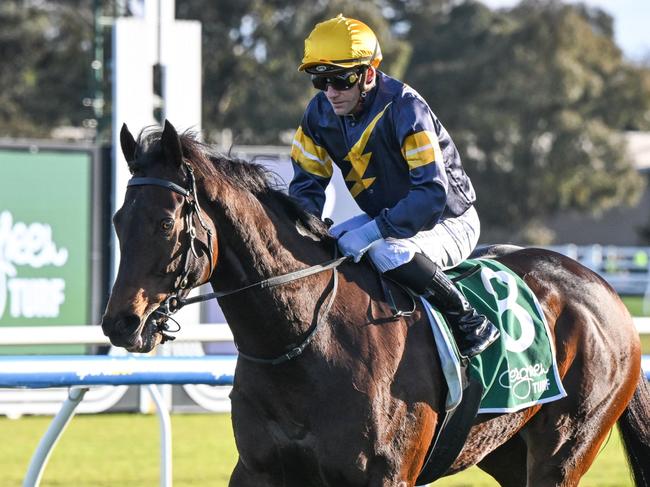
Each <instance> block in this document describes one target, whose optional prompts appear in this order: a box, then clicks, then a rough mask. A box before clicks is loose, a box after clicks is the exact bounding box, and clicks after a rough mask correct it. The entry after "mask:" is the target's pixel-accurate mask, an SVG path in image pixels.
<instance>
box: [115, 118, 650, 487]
mask: <svg viewBox="0 0 650 487" xmlns="http://www.w3.org/2000/svg"><path fill="white" fill-rule="evenodd" d="M121 145H122V151H123V153H124V155H125V157H126V160H127V161H128V163H129V168H130V170H131V172H132V174H133V179H131V181H130V183H129V188H128V190H127V192H126V196H125V200H124V204H123V206H122V208H121V209H120V210H119V211H118V212H117V213H116V215H115V218H114V223H115V229H116V231H117V235H118V237H119V241H120V251H121V261H120V267H119V272H118V275H117V279H116V281H115V284H114V287H113V289H112V293H111V296H110V300H109V303H108V305H107V308H106V313H105V316H104V318H103V322H102V327H103V330H104V333H105V334H106V335H108V336H109V337H110V339H111V342H112V343H113V344H114V345H117V346H122V347H125V348H127V349H128V350H132V351H143V352H146V351H149V350H151V349H153V348H154V347H155V346H156V345H157V344H159V343H160V342H161V340H163V339H164V337H165V333H166V332H165V319H166V318H165V316H164V314H165V313H166V311H167V308H169V307H173V306H174V303H178V300H182V299H184V298H185V296H186V295H187V293H188V292H189V291H190V290H191V289H192V288H194V287H196V286H198V285H199V284H202V283H205V282H210V283H211V285H212V287H213V289H214V290H215V292H217V293H220V294H219V295H220V296H221V297H220V298H219V304H220V305H221V307H222V309H223V311H224V313H225V315H226V318H227V321H228V324H229V325H230V327H231V329H232V333H233V335H234V338H235V341H236V343H237V346H238V348H239V350H240V352H241V353H240V357H239V359H238V362H237V369H236V375H235V381H234V386H233V390H232V394H231V400H232V422H233V429H234V434H235V440H236V444H237V449H238V451H239V460H238V462H237V465H236V467H235V469H234V471H233V474H232V478H231V481H230V485H231V486H246V487H247V486H271V487H274V486H278V487H279V486H295V487H318V486H336V487H341V486H346V487H352V486H386V487H387V486H413V485H414V484H415V480H416V478H417V476H418V474H419V472H420V469H421V468H422V465H423V462H424V460H425V455H426V453H427V449H428V447H429V445H430V443H431V440H432V436H433V434H434V430H435V428H436V425H437V422H438V420H439V417H440V412H441V411H442V410H444V402H445V399H444V393H445V391H446V386H445V385H444V380H443V376H442V372H441V369H440V362H439V359H438V358H437V355H436V353H435V352H434V346H433V337H432V333H431V329H430V327H429V324H428V323H427V321H426V318H425V316H424V312H423V311H422V310H419V309H418V310H417V311H416V312H415V313H414V314H413V315H411V316H410V317H401V318H397V319H393V318H392V316H393V312H392V310H391V308H390V307H389V305H388V304H387V303H386V300H385V298H384V291H383V289H382V285H381V282H380V280H379V278H378V276H377V275H376V274H375V273H374V272H373V271H372V269H371V268H370V267H369V265H367V264H364V263H362V264H352V263H349V262H345V263H343V264H341V265H340V266H339V267H338V268H335V267H334V265H330V266H327V267H326V268H325V269H324V270H323V269H321V270H322V272H316V273H309V272H307V273H306V274H307V275H306V276H302V277H301V278H300V279H286V280H282V279H280V282H277V280H276V281H275V282H274V281H273V280H271V281H268V280H269V279H273V278H278V277H279V276H285V275H287V274H290V273H292V272H295V271H298V270H301V269H311V268H312V266H317V265H318V264H321V263H323V262H331V261H332V259H333V258H334V257H335V255H334V248H335V241H334V240H333V239H332V238H330V237H329V236H328V234H327V229H326V226H325V225H324V224H323V223H322V222H320V220H317V219H315V218H314V217H311V216H310V215H308V214H306V213H305V212H303V211H302V210H300V209H299V208H298V207H297V206H296V205H295V204H294V203H293V202H292V201H291V200H290V199H289V198H288V197H287V196H286V195H284V194H283V193H281V192H280V191H277V190H276V189H274V187H273V182H272V180H271V179H269V177H268V174H267V172H266V171H265V170H264V169H262V168H261V167H259V166H257V165H255V164H249V163H244V162H241V161H237V160H232V159H230V158H226V157H223V156H219V155H216V154H213V153H211V151H210V150H209V149H208V148H207V147H205V146H204V145H202V144H200V143H199V142H197V141H196V140H194V138H193V137H192V136H191V135H188V134H183V135H179V134H177V132H176V130H175V129H174V128H173V127H172V126H171V124H169V123H168V122H166V123H165V127H164V130H163V131H162V132H159V131H158V132H149V133H147V134H141V136H140V138H139V140H138V141H137V142H136V141H135V140H134V138H133V136H132V135H131V133H130V132H129V131H128V129H127V128H126V126H124V127H123V129H122V133H121ZM498 260H500V261H501V262H502V263H504V264H505V265H506V266H508V267H510V268H511V269H512V270H514V271H515V272H516V273H517V274H519V275H520V276H522V278H523V279H524V280H525V282H526V283H527V284H528V285H529V286H530V287H531V289H532V290H533V292H534V293H535V294H536V296H537V298H538V300H539V302H540V304H541V307H542V309H543V312H544V314H545V316H546V319H547V321H548V324H549V327H550V330H551V333H552V335H553V340H554V344H555V348H556V354H557V361H558V366H559V371H560V375H561V377H562V380H563V383H564V387H565V389H566V391H567V393H568V396H567V397H565V398H564V399H561V400H558V401H555V402H551V403H547V404H544V405H541V406H534V407H530V408H528V409H524V410H522V411H519V412H517V413H512V414H490V415H479V416H478V418H477V420H476V422H475V424H474V426H473V427H472V429H471V432H470V435H469V437H468V439H467V441H466V444H465V446H464V448H463V450H462V452H461V453H460V455H459V456H458V458H457V459H456V461H455V462H454V464H453V466H452V467H451V468H450V469H449V471H448V472H447V474H453V473H456V472H458V471H460V470H463V469H465V468H467V467H470V466H472V465H478V466H479V467H480V468H482V469H483V470H485V471H486V472H488V473H489V474H490V475H492V476H493V477H494V478H495V479H496V480H497V481H498V482H499V483H500V484H501V485H504V486H513V487H515V486H516V487H520V486H524V485H528V486H575V485H578V482H579V480H580V478H581V477H582V475H583V474H584V473H585V472H586V471H587V469H588V468H589V466H590V465H591V464H592V462H593V461H594V459H595V457H596V455H597V453H598V451H599V447H600V446H601V444H602V443H603V441H604V440H605V439H606V437H607V436H608V433H609V431H610V430H611V429H612V427H613V426H614V424H615V423H616V422H617V421H618V424H619V426H620V431H621V433H622V436H623V440H624V443H625V446H626V449H627V452H628V459H629V462H630V465H631V467H632V470H633V472H634V475H635V479H636V482H637V485H646V486H647V485H649V483H650V426H649V425H650V392H649V388H648V384H647V382H646V380H645V378H644V377H643V375H642V373H641V366H640V345H639V337H638V334H637V333H636V331H635V328H634V326H633V323H632V320H631V317H630V315H629V313H628V312H627V310H626V309H625V307H624V305H623V303H622V302H621V300H620V299H619V297H618V296H617V294H616V293H615V292H614V291H613V290H612V288H611V287H610V286H609V285H608V284H607V283H606V282H604V281H603V280H602V279H601V278H600V277H599V276H597V275H596V274H594V273H593V272H591V271H590V270H588V269H587V268H585V267H583V266H582V265H580V264H579V263H577V262H575V261H573V260H571V259H569V258H567V257H564V256H562V255H559V254H557V253H553V252H550V251H546V250H540V249H523V250H519V251H515V252H511V253H506V254H505V255H502V256H501V257H499V258H498ZM290 275H291V274H290ZM294 277H295V276H294ZM260 281H262V282H263V284H260V285H257V284H255V283H258V282H260ZM276 284H277V285H276ZM240 288H244V289H240ZM232 290H238V292H233V293H230V291H232ZM399 296H400V298H399V300H400V301H403V302H400V303H398V304H399V305H401V306H405V305H406V304H408V302H407V301H406V296H403V295H401V294H400V295H399ZM272 360H274V363H273V364H271V363H268V362H269V361H272Z"/></svg>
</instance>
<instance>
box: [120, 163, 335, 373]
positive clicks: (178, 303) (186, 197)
mask: <svg viewBox="0 0 650 487" xmlns="http://www.w3.org/2000/svg"><path fill="white" fill-rule="evenodd" d="M183 164H184V168H185V171H186V173H187V179H188V182H189V189H186V188H183V187H182V186H179V185H178V184H176V183H173V182H171V181H168V180H166V179H159V178H150V177H132V178H131V179H130V180H129V181H128V184H127V186H159V187H162V188H166V189H169V190H170V191H173V192H175V193H178V194H180V195H181V196H183V205H184V206H187V208H188V211H186V212H185V215H184V218H185V223H186V225H185V228H186V230H185V232H186V233H187V235H188V238H189V240H190V245H189V250H188V251H187V252H186V253H185V256H184V257H183V261H184V263H183V271H182V272H181V273H180V274H179V276H178V277H177V278H176V280H175V281H174V289H173V290H172V292H171V293H170V295H169V297H168V298H167V299H166V300H165V301H164V302H163V304H162V305H160V306H159V307H158V308H157V309H156V310H155V311H154V313H156V314H159V315H161V319H160V320H154V323H155V324H156V326H157V327H158V331H159V332H160V333H161V334H162V337H163V338H162V340H161V343H165V341H170V340H174V339H175V337H174V336H170V335H168V334H167V333H176V332H178V331H180V328H181V326H180V324H179V323H178V322H177V321H176V320H174V319H173V318H172V317H171V315H172V314H174V313H176V312H177V311H178V310H179V309H181V308H182V307H183V306H185V305H188V304H194V303H200V302H203V301H209V300H211V299H217V298H223V297H226V296H231V295H234V294H237V293H240V292H242V291H246V290H249V289H255V288H260V289H265V288H272V287H275V286H280V285H282V284H287V283H289V282H293V281H296V280H298V279H303V278H305V277H308V276H312V275H314V274H318V273H321V272H324V271H327V270H330V269H331V270H332V281H331V294H330V298H329V300H328V301H327V304H326V305H325V308H324V310H323V313H322V314H321V316H320V317H317V319H316V323H315V324H314V325H312V326H311V329H310V330H308V331H307V332H306V333H307V336H306V337H305V338H304V339H303V341H302V342H301V343H300V344H299V345H292V346H291V348H290V349H288V350H287V351H285V352H284V353H282V354H281V355H279V356H277V357H273V358H262V357H255V356H252V355H248V354H246V353H243V352H242V351H241V350H240V349H239V346H238V345H237V343H236V342H235V348H236V349H237V351H238V353H239V356H240V357H242V358H244V359H246V360H249V361H251V362H255V363H260V364H269V365H278V364H282V363H284V362H287V361H289V360H291V359H293V358H295V357H298V356H299V355H301V354H302V352H303V351H304V350H305V348H307V346H308V345H309V344H310V343H311V342H312V340H313V339H314V337H315V335H316V332H317V331H318V329H319V328H320V327H321V324H322V323H323V322H324V321H325V317H326V316H327V315H328V314H329V311H330V309H331V308H332V304H333V303H334V299H335V298H336V292H337V290H338V270H337V267H338V266H339V265H341V264H342V263H343V262H345V261H346V260H348V257H336V250H337V248H336V247H335V257H334V258H333V259H331V260H329V261H326V262H323V263H321V264H316V265H314V266H311V267H307V268H305V269H300V270H297V271H294V272H289V273H287V274H283V275H280V276H274V277H270V278H268V279H264V280H261V281H257V282H254V283H251V284H247V285H245V286H242V287H240V288H237V289H232V290H229V291H221V292H212V293H207V294H201V295H199V296H194V297H191V298H183V297H181V293H182V292H183V291H184V290H186V289H187V287H188V284H189V282H188V277H189V274H190V272H191V267H190V255H194V257H195V259H199V255H198V253H197V251H196V247H195V241H196V240H197V236H196V227H195V226H194V217H196V219H197V220H198V222H199V224H200V225H201V227H202V228H203V230H204V231H205V232H206V235H207V236H208V241H207V243H203V242H201V241H200V240H199V243H201V245H202V246H203V247H205V249H206V255H207V257H208V260H209V263H210V273H209V275H210V276H211V275H212V273H213V271H214V264H213V252H212V241H213V238H214V236H213V234H212V230H211V229H210V227H209V226H208V225H207V223H206V222H205V220H204V218H203V216H202V210H201V207H200V206H199V200H198V198H197V195H196V179H195V177H194V171H193V169H192V167H191V166H190V165H189V164H188V163H187V162H184V163H183ZM168 319H171V320H172V321H173V322H175V323H176V325H177V327H178V328H177V329H176V330H174V331H171V330H170V329H169V325H168V324H167V320H168Z"/></svg>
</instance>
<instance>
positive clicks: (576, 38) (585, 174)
mask: <svg viewBox="0 0 650 487" xmlns="http://www.w3.org/2000/svg"><path fill="white" fill-rule="evenodd" d="M410 32H411V33H413V35H412V36H410V37H409V40H410V41H411V43H412V44H413V48H414V49H413V60H412V63H411V65H410V66H409V69H408V71H407V81H410V82H411V83H412V84H413V86H415V87H416V88H417V89H418V90H419V91H420V92H421V93H422V94H423V95H424V96H425V98H427V99H428V100H429V101H430V102H431V104H432V107H433V108H434V111H436V112H437V113H438V115H439V116H440V117H441V119H442V122H443V124H445V126H446V127H447V128H448V130H449V131H450V133H451V134H452V137H453V138H454V140H455V141H456V143H457V145H458V146H459V148H460V150H461V154H462V155H463V158H464V161H465V166H466V168H467V169H468V172H469V173H470V175H471V176H472V179H473V182H474V183H475V186H476V188H477V192H478V194H479V202H478V205H477V207H478V210H479V212H480V214H481V217H482V221H483V227H484V231H483V234H484V238H486V239H488V240H491V239H495V240H497V239H498V240H502V239H503V238H504V236H509V237H510V239H512V238H513V237H514V240H519V241H523V242H530V241H531V240H532V235H533V234H534V233H535V231H536V230H537V229H539V228H540V227H542V226H543V223H542V222H543V219H544V218H546V217H548V216H551V215H554V214H557V213H559V212H563V211H567V210H570V209H573V210H578V211H584V212H599V211H603V210H605V209H608V208H611V207H613V206H615V205H620V204H624V203H632V202H634V201H636V199H637V198H638V196H639V195H640V192H641V190H642V187H643V182H642V179H641V178H639V177H638V174H637V172H636V170H635V169H634V167H633V164H632V162H631V161H630V160H629V159H628V158H627V156H626V154H625V151H624V150H623V148H624V143H623V141H622V140H621V138H620V136H619V135H618V133H619V130H621V129H624V128H630V127H638V128H644V127H647V125H644V124H645V123H646V122H644V119H643V114H644V111H645V113H647V112H648V111H647V109H645V110H644V107H648V101H647V100H648V98H649V96H648V95H650V92H648V91H643V90H642V89H641V87H642V83H641V79H642V72H641V71H640V70H639V69H635V68H634V67H632V66H629V65H627V64H625V62H624V61H623V59H622V55H621V51H620V49H619V48H618V47H617V46H616V45H615V43H614V40H613V38H612V30H611V18H609V17H608V16H607V15H606V14H605V13H604V12H602V11H599V10H589V9H586V8H584V7H575V6H571V5H564V4H562V3H560V2H555V1H524V2H522V3H521V4H520V5H519V6H518V7H516V8H514V9H510V10H502V11H496V12H495V11H491V10H489V9H488V8H487V7H485V6H483V5H482V4H480V3H475V2H466V3H464V4H462V5H460V6H458V7H456V8H454V9H452V10H451V11H449V13H448V14H446V15H444V14H443V15H440V14H438V15H436V16H429V17H428V18H425V17H419V18H416V19H415V20H414V24H413V27H412V29H411V31H410ZM621 87H623V88H624V89H619V88H621ZM644 97H645V101H643V98H644Z"/></svg>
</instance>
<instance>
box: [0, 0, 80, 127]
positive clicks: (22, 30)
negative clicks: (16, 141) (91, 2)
mask: <svg viewBox="0 0 650 487" xmlns="http://www.w3.org/2000/svg"><path fill="white" fill-rule="evenodd" d="M87 3H88V2H83V1H81V0H77V1H73V0H66V1H62V2H25V1H18V0H5V1H4V2H2V3H1V4H0V58H1V59H2V63H3V64H2V70H0V135H2V136H9V137H11V136H14V137H49V135H50V132H51V130H52V129H53V128H54V127H56V126H59V125H76V126H81V124H82V121H83V120H84V119H85V118H87V117H88V116H89V115H90V111H89V109H88V108H86V107H84V106H83V102H82V101H83V98H84V97H85V96H88V93H89V80H90V49H91V47H92V44H91V42H90V39H91V38H92V37H91V35H92V34H91V25H92V15H91V12H90V9H89V8H86V7H85V5H86V4H87Z"/></svg>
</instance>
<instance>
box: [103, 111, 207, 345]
mask: <svg viewBox="0 0 650 487" xmlns="http://www.w3.org/2000/svg"><path fill="white" fill-rule="evenodd" d="M120 142H121V146H122V152H123V153H124V157H125V158H126V160H127V162H128V164H129V169H130V171H131V174H132V175H133V177H132V178H131V180H130V181H129V184H128V188H127V191H126V195H125V198H124V204H123V205H122V208H120V209H119V210H118V211H117V213H116V214H115V216H114V217H113V224H114V226H115V231H116V233H117V236H118V239H119V245H120V254H121V256H120V265H119V270H118V274H117V278H116V280H115V283H114V285H113V289H112V291H111V296H110V299H109V301H108V304H107V307H106V312H105V314H104V317H103V319H102V329H103V331H104V334H105V335H106V336H108V337H109V338H110V340H111V343H112V344H113V345H116V346H121V347H124V348H126V349H127V350H129V351H133V352H148V351H150V350H152V349H153V348H154V347H155V346H156V345H157V344H158V343H160V342H161V340H163V338H164V330H165V329H166V325H165V321H166V317H165V314H164V312H165V311H166V307H167V306H168V305H169V302H170V301H172V300H173V299H174V298H178V297H184V296H185V295H186V294H187V293H188V292H189V291H190V290H191V289H192V288H193V287H196V286H197V285H199V284H202V283H204V282H206V281H207V280H208V279H209V277H210V274H211V272H212V270H213V267H214V265H215V263H216V258H217V242H216V231H215V228H214V225H213V223H212V222H211V220H210V219H208V218H207V216H206V214H205V213H203V211H202V209H201V207H200V205H199V195H198V194H197V191H196V181H195V176H194V172H193V170H192V166H191V165H190V163H189V161H188V160H187V159H186V158H185V157H184V147H183V144H182V143H181V138H180V137H179V135H178V133H177V132H176V130H175V129H174V127H173V126H172V125H171V124H170V123H169V122H167V121H166V122H165V127H164V129H163V131H162V133H154V134H150V135H148V136H147V137H146V138H145V140H142V136H141V137H140V138H139V139H138V142H136V141H135V139H134V138H133V135H131V133H130V132H129V130H128V128H127V127H126V125H124V126H123V127H122V131H121V132H120ZM170 298H171V299H170Z"/></svg>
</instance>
